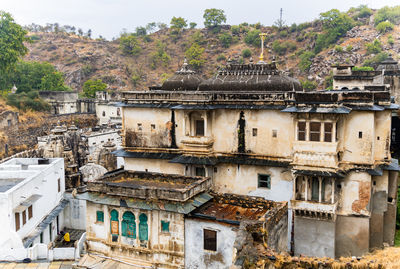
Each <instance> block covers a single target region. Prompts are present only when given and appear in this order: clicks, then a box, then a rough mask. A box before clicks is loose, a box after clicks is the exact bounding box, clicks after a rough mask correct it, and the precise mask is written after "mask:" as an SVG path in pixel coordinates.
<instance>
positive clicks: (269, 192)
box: [214, 164, 293, 202]
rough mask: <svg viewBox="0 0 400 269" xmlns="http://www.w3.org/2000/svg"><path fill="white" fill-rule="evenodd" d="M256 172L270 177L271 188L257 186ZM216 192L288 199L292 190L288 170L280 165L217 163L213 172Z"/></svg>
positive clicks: (274, 199) (269, 198)
mask: <svg viewBox="0 0 400 269" xmlns="http://www.w3.org/2000/svg"><path fill="white" fill-rule="evenodd" d="M258 174H266V175H270V177H271V189H267V188H258ZM214 185H215V190H216V191H217V192H227V193H235V194H242V195H253V196H261V197H264V198H265V199H268V200H273V201H278V202H280V201H289V200H290V199H291V197H292V192H293V181H292V174H291V172H290V170H288V169H286V168H281V167H268V166H251V165H234V164H219V165H218V167H217V172H216V173H215V172H214Z"/></svg>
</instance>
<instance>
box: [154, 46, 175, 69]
mask: <svg viewBox="0 0 400 269" xmlns="http://www.w3.org/2000/svg"><path fill="white" fill-rule="evenodd" d="M156 47H157V51H155V52H153V53H152V54H151V55H150V67H151V68H152V69H156V68H157V65H158V64H159V63H161V64H162V65H163V66H168V63H169V61H170V60H171V56H169V55H168V53H167V52H166V45H165V44H164V43H162V42H161V41H159V40H158V41H157V45H156Z"/></svg>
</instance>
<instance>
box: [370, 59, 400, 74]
mask: <svg viewBox="0 0 400 269" xmlns="http://www.w3.org/2000/svg"><path fill="white" fill-rule="evenodd" d="M376 70H377V71H382V70H400V66H399V63H398V62H397V61H396V60H395V59H393V58H392V55H389V57H388V58H387V59H386V60H384V61H382V62H380V63H379V65H378V67H377V68H376Z"/></svg>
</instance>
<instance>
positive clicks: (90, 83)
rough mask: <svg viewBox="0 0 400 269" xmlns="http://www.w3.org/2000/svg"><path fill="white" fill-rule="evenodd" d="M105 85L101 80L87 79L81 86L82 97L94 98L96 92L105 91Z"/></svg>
mask: <svg viewBox="0 0 400 269" xmlns="http://www.w3.org/2000/svg"><path fill="white" fill-rule="evenodd" d="M106 89H107V84H105V83H103V82H102V81H101V79H97V80H92V79H89V80H87V81H86V82H85V83H84V84H83V95H84V96H85V97H87V98H95V97H96V92H98V91H105V90H106Z"/></svg>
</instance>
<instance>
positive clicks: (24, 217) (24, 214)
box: [22, 210, 26, 225]
mask: <svg viewBox="0 0 400 269" xmlns="http://www.w3.org/2000/svg"><path fill="white" fill-rule="evenodd" d="M25 223H26V210H24V211H22V225H25Z"/></svg>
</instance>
